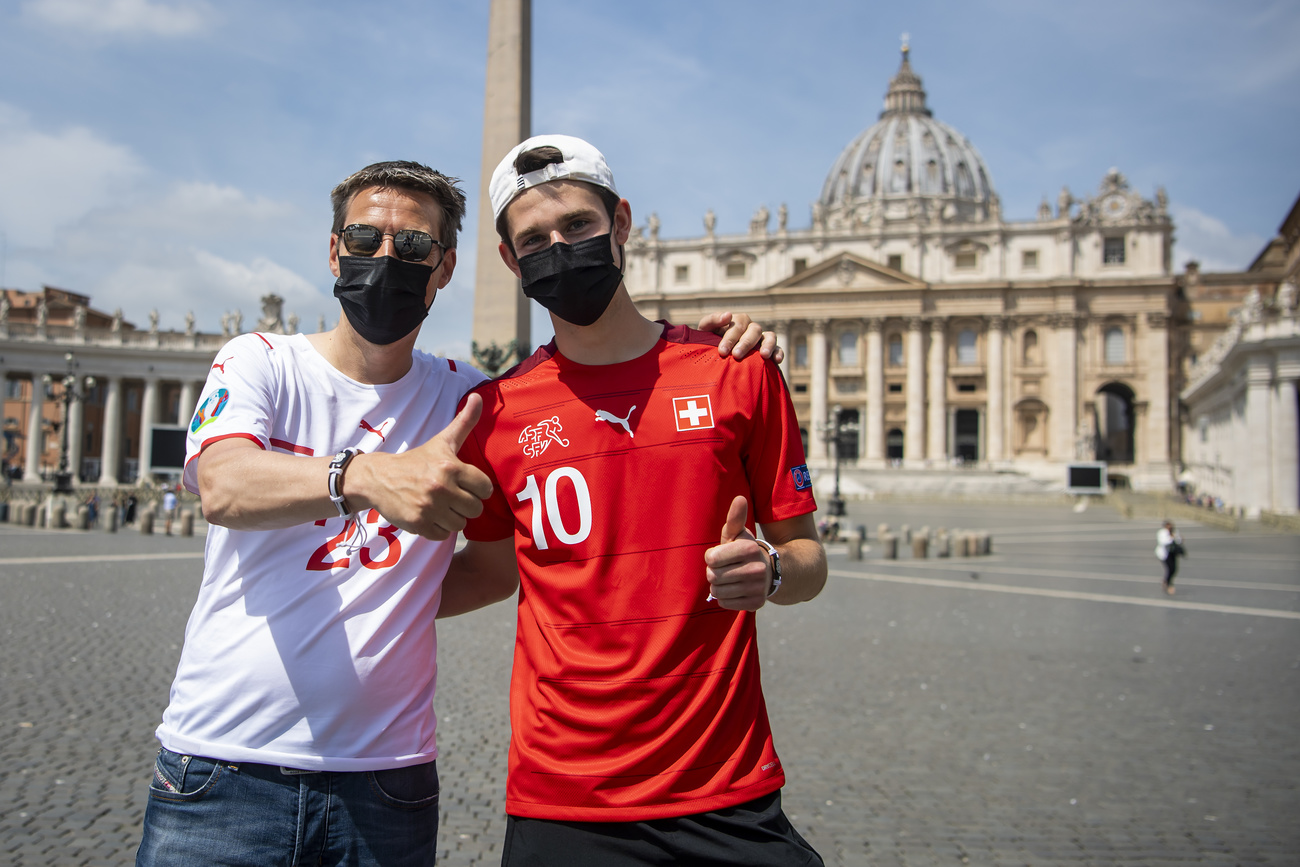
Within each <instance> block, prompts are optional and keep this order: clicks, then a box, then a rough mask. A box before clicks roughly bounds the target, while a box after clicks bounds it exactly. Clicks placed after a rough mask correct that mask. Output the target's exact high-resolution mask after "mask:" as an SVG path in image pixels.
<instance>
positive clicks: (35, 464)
mask: <svg viewBox="0 0 1300 867" xmlns="http://www.w3.org/2000/svg"><path fill="white" fill-rule="evenodd" d="M45 375H46V371H41V370H30V369H29V370H12V369H10V370H7V369H5V368H4V367H0V398H2V397H5V396H7V395H8V393H9V389H8V381H9V379H10V377H13V378H14V379H16V380H27V379H30V382H31V393H30V401H29V403H28V406H27V418H26V419H25V420H24V434H25V440H26V443H25V448H24V455H23V468H22V469H23V474H22V481H24V482H38V481H40V480H41V470H42V457H43V456H44V454H45V449H44V448H42V446H43V438H42V436H41V434H42V427H43V424H44V420H45V417H46V409H47V407H51V406H61V405H62V402H63V401H62V396H61V392H60V391H58V390H56V391H55V393H54V395H53V397H47V396H46V395H45V385H44V377H45ZM48 375H49V377H50V378H51V379H52V380H54V381H55V382H61V381H62V380H63V378H64V377H65V376H67V375H68V374H67V371H66V369H65V370H57V369H55V370H50V371H48ZM75 376H76V381H77V385H76V386H75V388H76V390H77V392H78V393H79V394H81V395H82V396H83V399H74V400H72V401H71V402H70V403H69V404H68V418H67V419H66V420H63V419H62V418H61V412H62V410H61V409H60V420H61V421H66V424H67V437H68V469H69V471H70V472H71V473H72V474H73V477H74V478H80V476H81V465H82V459H83V457H99V458H100V471H99V478H98V484H100V485H117V484H120V483H122V482H123V481H125V480H126V479H125V478H124V476H125V473H124V466H125V464H124V458H126V457H127V455H125V454H124V453H123V451H124V450H123V434H124V433H128V432H127V431H126V418H127V412H126V407H125V399H124V398H125V392H126V387H125V386H126V383H127V382H139V383H141V400H140V410H139V422H138V427H137V428H136V431H135V433H136V436H135V442H136V443H138V454H139V459H138V460H139V463H138V469H137V472H136V478H137V479H139V480H142V481H143V480H148V479H149V478H150V476H151V474H152V473H153V467H152V465H151V450H152V445H153V428H154V425H158V424H167V425H173V424H174V425H184V424H186V423H187V422H188V421H189V419H190V417H191V416H192V415H193V413H194V409H195V406H196V404H197V401H198V394H199V389H200V388H202V385H203V382H202V380H195V379H188V378H187V379H173V378H164V377H162V376H124V375H119V374H107V375H100V374H98V373H96V372H95V370H93V369H86V367H85V366H79V367H78V368H77V370H76V371H75ZM87 377H94V379H95V382H96V385H97V386H99V387H102V395H103V398H102V407H103V412H102V422H101V424H102V426H103V435H102V438H101V440H100V450H99V452H100V453H99V455H97V456H96V455H86V454H85V431H86V399H85V398H86V397H88V396H89V392H90V391H91V389H89V388H87V386H86V381H87ZM173 384H175V385H179V387H180V398H179V401H178V403H177V410H176V413H175V414H174V416H173V414H171V413H167V414H166V417H164V414H163V412H162V407H161V406H160V402H161V397H162V392H163V390H164V388H165V387H167V386H169V385H173ZM95 405H96V406H99V405H100V404H99V403H98V402H96V404H95ZM0 406H3V401H2V400H0ZM61 435H62V434H60V436H61ZM88 481H92V482H93V481H95V480H94V479H89V480H88Z"/></svg>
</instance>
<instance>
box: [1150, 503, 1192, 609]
mask: <svg viewBox="0 0 1300 867" xmlns="http://www.w3.org/2000/svg"><path fill="white" fill-rule="evenodd" d="M1184 553H1186V552H1185V551H1184V549H1183V537H1182V536H1181V535H1180V534H1179V532H1178V531H1177V530H1175V529H1174V524H1173V522H1172V521H1165V523H1164V526H1162V527H1161V528H1160V529H1159V530H1158V531H1157V532H1156V559H1158V560H1159V561H1160V562H1162V563H1164V564H1165V592H1166V593H1168V594H1169V595H1170V596H1173V595H1174V575H1176V574H1177V573H1178V558H1179V557H1181V556H1183V554H1184Z"/></svg>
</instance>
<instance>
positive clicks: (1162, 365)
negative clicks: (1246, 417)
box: [1135, 311, 1173, 486]
mask: <svg viewBox="0 0 1300 867" xmlns="http://www.w3.org/2000/svg"><path fill="white" fill-rule="evenodd" d="M1168 324H1169V317H1168V315H1166V314H1165V313H1164V312H1163V311H1154V312H1151V313H1148V314H1147V328H1148V329H1149V331H1148V334H1147V351H1146V362H1147V365H1148V366H1147V371H1148V372H1147V384H1148V388H1149V389H1150V394H1149V395H1148V396H1147V401H1148V403H1149V404H1150V410H1149V411H1148V413H1147V438H1146V441H1147V453H1146V454H1145V455H1135V457H1136V458H1137V463H1139V464H1146V465H1147V466H1148V467H1149V468H1151V469H1154V470H1158V471H1163V472H1164V473H1165V474H1167V473H1168V471H1169V423H1170V418H1169V329H1168ZM1172 483H1173V479H1172V478H1171V479H1170V484H1171V486H1172Z"/></svg>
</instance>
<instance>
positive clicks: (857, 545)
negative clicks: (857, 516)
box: [849, 533, 863, 560]
mask: <svg viewBox="0 0 1300 867" xmlns="http://www.w3.org/2000/svg"><path fill="white" fill-rule="evenodd" d="M862 536H863V534H862V533H850V534H849V559H850V560H861V559H862Z"/></svg>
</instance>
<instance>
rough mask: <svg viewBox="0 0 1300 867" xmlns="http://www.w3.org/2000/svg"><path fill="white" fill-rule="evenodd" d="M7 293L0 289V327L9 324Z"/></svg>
mask: <svg viewBox="0 0 1300 867" xmlns="http://www.w3.org/2000/svg"><path fill="white" fill-rule="evenodd" d="M10 306H12V305H10V304H9V293H8V292H5V291H4V290H3V289H0V325H8V324H9V308H10Z"/></svg>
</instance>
